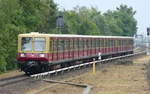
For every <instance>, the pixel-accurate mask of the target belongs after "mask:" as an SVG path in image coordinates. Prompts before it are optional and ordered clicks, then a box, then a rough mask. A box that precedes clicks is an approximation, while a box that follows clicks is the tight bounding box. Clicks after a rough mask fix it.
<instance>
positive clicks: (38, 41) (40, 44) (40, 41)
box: [34, 38, 46, 51]
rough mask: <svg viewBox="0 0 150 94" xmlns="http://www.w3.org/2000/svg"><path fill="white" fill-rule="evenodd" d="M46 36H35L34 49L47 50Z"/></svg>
mask: <svg viewBox="0 0 150 94" xmlns="http://www.w3.org/2000/svg"><path fill="white" fill-rule="evenodd" d="M45 47H46V40H45V38H34V51H45Z"/></svg>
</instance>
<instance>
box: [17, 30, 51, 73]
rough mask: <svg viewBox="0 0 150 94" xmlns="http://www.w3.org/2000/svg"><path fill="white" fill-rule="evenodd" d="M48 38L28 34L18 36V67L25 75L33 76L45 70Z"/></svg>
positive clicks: (37, 34) (44, 35) (42, 35)
mask: <svg viewBox="0 0 150 94" xmlns="http://www.w3.org/2000/svg"><path fill="white" fill-rule="evenodd" d="M48 41H49V40H48V36H46V34H39V33H29V34H20V35H19V36H18V55H17V60H18V67H19V68H20V69H21V70H22V71H24V72H25V73H26V74H35V73H39V72H42V71H45V70H46V69H47V64H48V50H47V49H48V45H49V44H48V43H49V42H48Z"/></svg>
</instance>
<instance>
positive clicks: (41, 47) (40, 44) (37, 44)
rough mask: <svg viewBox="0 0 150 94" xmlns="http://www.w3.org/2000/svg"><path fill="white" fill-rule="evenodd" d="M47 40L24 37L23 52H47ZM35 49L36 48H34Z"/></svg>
mask: <svg viewBox="0 0 150 94" xmlns="http://www.w3.org/2000/svg"><path fill="white" fill-rule="evenodd" d="M45 45H46V40H45V38H40V37H36V38H34V39H33V38H32V37H23V38H22V43H21V51H40V52H41V51H45V47H46V46H45ZM33 47H34V48H33Z"/></svg>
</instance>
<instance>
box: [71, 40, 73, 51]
mask: <svg viewBox="0 0 150 94" xmlns="http://www.w3.org/2000/svg"><path fill="white" fill-rule="evenodd" d="M70 50H73V40H72V39H71V40H70Z"/></svg>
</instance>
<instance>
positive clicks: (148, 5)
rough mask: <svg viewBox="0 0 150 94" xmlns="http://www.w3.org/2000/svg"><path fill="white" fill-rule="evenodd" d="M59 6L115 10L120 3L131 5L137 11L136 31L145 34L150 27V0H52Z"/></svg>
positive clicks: (103, 10) (69, 8)
mask: <svg viewBox="0 0 150 94" xmlns="http://www.w3.org/2000/svg"><path fill="white" fill-rule="evenodd" d="M54 1H55V3H57V4H58V5H59V6H58V7H59V8H61V9H63V8H64V9H66V10H71V9H73V8H74V7H75V6H77V5H78V6H86V7H91V6H93V7H97V8H98V10H99V11H101V12H106V11H107V10H108V9H110V10H115V8H116V7H118V6H120V5H121V4H126V5H128V6H131V7H133V9H134V10H135V11H136V12H137V13H136V15H135V18H136V19H137V21H138V33H139V34H144V33H145V34H146V28H147V27H150V0H54Z"/></svg>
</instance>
